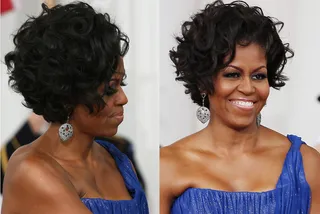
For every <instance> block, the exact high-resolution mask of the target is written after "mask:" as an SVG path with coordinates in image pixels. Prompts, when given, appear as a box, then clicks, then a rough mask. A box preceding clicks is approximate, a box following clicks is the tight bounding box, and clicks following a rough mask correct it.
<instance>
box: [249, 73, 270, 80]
mask: <svg viewBox="0 0 320 214" xmlns="http://www.w3.org/2000/svg"><path fill="white" fill-rule="evenodd" d="M265 78H267V75H266V74H254V75H253V76H252V79H254V80H263V79H265Z"/></svg>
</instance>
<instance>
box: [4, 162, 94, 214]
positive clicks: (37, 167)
mask: <svg viewBox="0 0 320 214" xmlns="http://www.w3.org/2000/svg"><path fill="white" fill-rule="evenodd" d="M69 182H70V181H69ZM2 205H3V206H2V213H3V214H9V213H33V214H40V213H47V214H54V213H70V214H76V213H77V214H90V213H91V212H90V211H89V210H88V209H87V208H86V207H85V205H84V204H83V203H82V202H81V200H80V199H79V196H78V194H77V192H76V190H75V189H74V188H73V187H72V184H71V182H70V183H68V181H67V180H66V179H64V178H63V176H62V175H61V174H59V172H57V170H55V169H54V168H53V167H51V166H50V165H48V164H47V163H45V162H44V161H43V162H41V160H39V159H34V158H29V159H25V160H23V161H20V160H15V159H14V158H13V160H11V162H9V165H8V170H7V173H6V175H5V179H4V192H3V204H2Z"/></svg>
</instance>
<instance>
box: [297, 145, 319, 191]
mask: <svg viewBox="0 0 320 214" xmlns="http://www.w3.org/2000/svg"><path fill="white" fill-rule="evenodd" d="M300 151H301V154H302V159H303V167H304V171H305V174H306V178H307V181H308V183H309V184H310V186H311V188H312V186H314V185H316V184H318V186H319V184H320V182H319V180H320V153H319V152H318V151H317V150H316V149H314V148H312V147H311V146H308V145H307V144H303V145H302V146H301V148H300Z"/></svg>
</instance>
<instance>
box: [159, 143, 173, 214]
mask: <svg viewBox="0 0 320 214" xmlns="http://www.w3.org/2000/svg"><path fill="white" fill-rule="evenodd" d="M166 149H167V148H162V149H160V214H169V213H170V208H171V205H172V201H173V199H174V192H173V179H175V178H174V174H173V168H174V165H173V163H172V161H171V157H170V156H171V155H170V151H166Z"/></svg>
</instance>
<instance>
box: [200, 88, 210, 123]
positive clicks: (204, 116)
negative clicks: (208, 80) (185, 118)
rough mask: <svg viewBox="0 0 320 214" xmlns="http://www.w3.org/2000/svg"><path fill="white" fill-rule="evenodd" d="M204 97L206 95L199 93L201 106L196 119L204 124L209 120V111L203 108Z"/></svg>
mask: <svg viewBox="0 0 320 214" xmlns="http://www.w3.org/2000/svg"><path fill="white" fill-rule="evenodd" d="M206 96H207V94H206V93H201V97H202V106H201V107H200V108H198V110H197V118H198V120H200V122H201V123H206V122H208V120H209V119H210V110H209V109H208V108H207V107H205V106H204V99H205V97H206Z"/></svg>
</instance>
